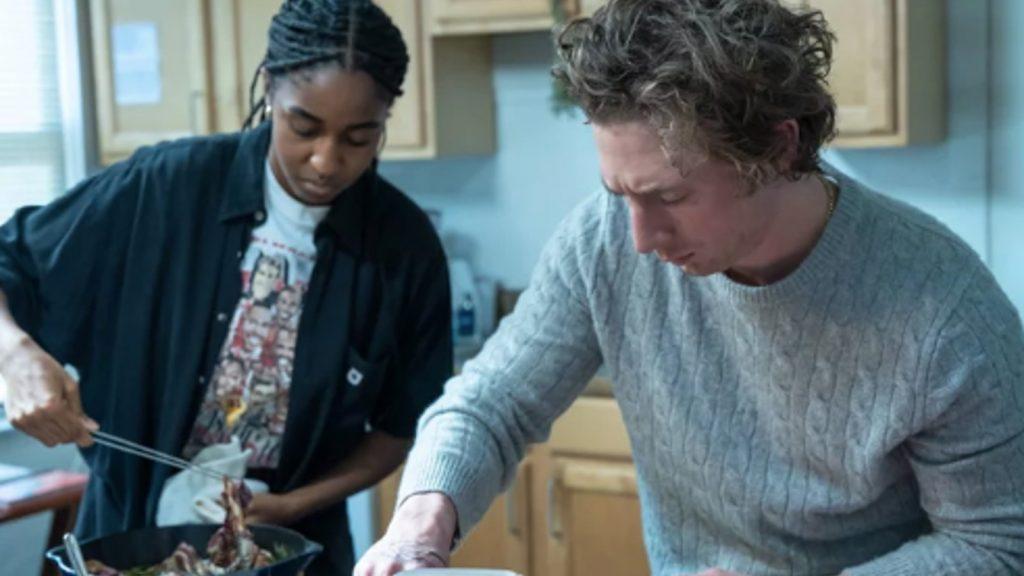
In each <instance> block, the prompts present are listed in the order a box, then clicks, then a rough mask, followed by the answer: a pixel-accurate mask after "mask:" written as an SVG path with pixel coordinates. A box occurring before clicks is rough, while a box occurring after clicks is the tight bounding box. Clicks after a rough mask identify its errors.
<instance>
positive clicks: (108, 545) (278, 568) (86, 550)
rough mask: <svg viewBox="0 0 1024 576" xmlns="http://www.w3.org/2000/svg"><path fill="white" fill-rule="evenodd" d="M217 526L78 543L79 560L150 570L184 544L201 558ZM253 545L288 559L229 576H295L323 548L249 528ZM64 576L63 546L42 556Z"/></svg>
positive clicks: (276, 530)
mask: <svg viewBox="0 0 1024 576" xmlns="http://www.w3.org/2000/svg"><path fill="white" fill-rule="evenodd" d="M218 528H220V525H219V524H183V525H181V526H161V527H155V528H143V529H141V530H132V531H130V532H121V533H120V534H111V535H109V536H101V537H99V538H90V539H88V540H83V541H82V542H81V548H82V556H83V557H85V559H86V560H99V561H100V562H103V563H104V564H106V565H107V566H110V567H111V568H116V569H118V570H128V569H129V568H135V567H136V566H152V565H154V564H159V563H160V562H163V561H164V560H165V559H166V558H167V557H168V556H170V555H171V554H173V553H174V550H175V549H176V548H177V547H178V544H180V543H181V542H187V543H189V544H191V545H192V546H194V547H195V549H196V550H198V551H199V553H200V555H204V553H205V551H206V543H207V542H208V541H209V540H210V537H211V536H213V533H214V532H216V531H217V529H218ZM249 530H251V531H252V533H253V537H254V539H255V540H256V545H258V546H259V547H260V548H263V549H264V550H267V551H269V552H272V553H276V551H277V550H278V549H279V548H282V547H283V548H284V549H286V550H288V556H286V557H285V558H283V559H281V560H279V561H277V562H275V563H274V564H271V565H270V566H266V567H264V568H256V569H253V570H242V571H239V572H232V573H231V576H298V574H299V573H300V572H301V571H302V570H303V569H304V568H305V567H306V566H308V565H309V563H310V562H312V560H313V558H314V557H315V556H316V555H317V554H319V553H320V551H321V550H323V546H321V545H319V544H317V543H316V542H312V541H310V540H306V539H305V538H304V537H303V536H302V535H301V534H299V533H298V532H295V531H294V530H289V529H287V528H280V527H277V526H259V525H257V526H250V527H249ZM46 557H47V558H49V559H50V560H51V561H53V562H54V563H55V564H56V565H57V567H58V568H59V569H60V571H61V573H62V574H64V575H65V576H75V571H74V570H73V569H72V568H71V560H70V559H69V558H68V556H67V552H66V551H65V549H64V547H63V546H59V547H57V548H53V549H51V550H48V551H47V552H46Z"/></svg>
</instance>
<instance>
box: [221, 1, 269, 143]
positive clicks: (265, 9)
mask: <svg viewBox="0 0 1024 576" xmlns="http://www.w3.org/2000/svg"><path fill="white" fill-rule="evenodd" d="M208 1H209V3H210V21H211V29H212V30H215V31H216V33H215V34H212V36H211V38H210V51H211V53H212V54H213V77H214V90H215V92H216V98H215V101H216V105H217V109H216V112H217V113H216V115H215V122H214V129H215V130H216V131H217V132H231V131H234V130H238V129H240V128H241V127H242V122H244V121H245V118H246V117H247V116H248V115H249V109H250V106H249V86H250V85H251V83H252V80H253V77H254V76H255V74H256V71H257V70H258V69H259V67H260V64H262V62H263V57H264V55H265V54H266V53H267V31H268V30H269V29H270V20H271V19H272V18H273V17H274V14H277V11H278V9H279V8H280V7H281V3H282V1H281V0H208ZM262 94H263V81H262V79H261V80H259V81H258V83H257V86H256V95H257V96H256V98H259V96H260V95H262Z"/></svg>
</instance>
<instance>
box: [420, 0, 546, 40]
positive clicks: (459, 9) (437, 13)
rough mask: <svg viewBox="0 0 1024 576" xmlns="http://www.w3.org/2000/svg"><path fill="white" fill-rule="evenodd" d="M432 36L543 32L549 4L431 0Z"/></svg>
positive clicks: (507, 0)
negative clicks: (433, 34)
mask: <svg viewBox="0 0 1024 576" xmlns="http://www.w3.org/2000/svg"><path fill="white" fill-rule="evenodd" d="M431 8H432V18H433V32H434V33H435V34H482V33H492V32H518V31H529V30H547V29H550V28H551V26H552V24H553V23H554V21H553V19H552V14H551V9H552V4H551V0H434V1H433V2H432V3H431Z"/></svg>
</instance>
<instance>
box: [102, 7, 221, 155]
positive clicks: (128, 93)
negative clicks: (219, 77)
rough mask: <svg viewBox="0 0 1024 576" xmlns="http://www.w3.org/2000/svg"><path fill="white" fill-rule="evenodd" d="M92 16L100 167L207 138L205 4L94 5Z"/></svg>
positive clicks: (208, 124) (208, 114)
mask: <svg viewBox="0 0 1024 576" xmlns="http://www.w3.org/2000/svg"><path fill="white" fill-rule="evenodd" d="M89 11H90V22H91V37H92V58H93V69H94V83H95V91H96V108H97V114H96V115H97V135H98V139H99V146H100V160H101V161H102V162H103V163H104V164H109V163H111V162H114V161H116V160H119V159H121V158H124V157H126V156H128V155H130V154H131V153H132V152H133V151H134V150H135V149H136V148H138V147H140V146H144V145H146V144H152V143H154V142H158V141H160V140H168V139H172V138H180V137H183V136H190V135H195V134H206V133H208V132H209V131H210V113H211V109H212V104H213V102H212V97H211V94H210V90H209V89H208V78H209V69H208V60H207V58H206V45H205V42H206V31H205V26H206V20H205V3H204V2H203V0H147V1H146V2H138V1H137V0H91V1H90V3H89ZM115 62H116V63H117V66H116V67H115Z"/></svg>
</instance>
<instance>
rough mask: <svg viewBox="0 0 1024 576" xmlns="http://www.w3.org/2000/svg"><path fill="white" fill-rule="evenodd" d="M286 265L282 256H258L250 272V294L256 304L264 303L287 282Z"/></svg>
mask: <svg viewBox="0 0 1024 576" xmlns="http://www.w3.org/2000/svg"><path fill="white" fill-rule="evenodd" d="M287 276H288V263H287V261H286V260H285V259H284V257H283V256H268V255H266V254H260V256H259V257H258V258H256V264H255V267H254V268H253V271H252V282H251V290H250V291H251V294H252V299H253V300H255V301H256V302H266V301H267V300H268V299H269V298H270V296H271V295H273V294H274V292H276V291H277V290H278V289H279V287H280V286H281V285H282V284H284V283H287V282H288V278H287Z"/></svg>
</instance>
